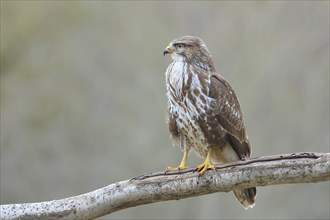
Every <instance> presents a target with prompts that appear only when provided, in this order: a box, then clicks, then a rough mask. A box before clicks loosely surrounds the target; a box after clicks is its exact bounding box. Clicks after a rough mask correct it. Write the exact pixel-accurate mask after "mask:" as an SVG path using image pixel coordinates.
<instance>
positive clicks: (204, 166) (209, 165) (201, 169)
mask: <svg viewBox="0 0 330 220" xmlns="http://www.w3.org/2000/svg"><path fill="white" fill-rule="evenodd" d="M210 158H211V149H210V150H209V151H208V152H207V156H206V158H205V161H204V163H202V164H201V165H199V166H198V167H197V171H199V175H203V173H204V172H205V171H206V170H208V169H211V170H214V169H215V167H214V166H213V164H212V162H211V159H210Z"/></svg>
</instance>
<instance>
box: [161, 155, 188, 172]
mask: <svg viewBox="0 0 330 220" xmlns="http://www.w3.org/2000/svg"><path fill="white" fill-rule="evenodd" d="M188 152H189V150H186V151H185V152H184V154H183V158H182V161H181V163H180V165H179V166H178V167H167V168H166V170H165V172H167V171H177V170H184V169H187V168H188V167H187V166H186V162H187V158H188Z"/></svg>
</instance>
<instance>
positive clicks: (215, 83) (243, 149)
mask: <svg viewBox="0 0 330 220" xmlns="http://www.w3.org/2000/svg"><path fill="white" fill-rule="evenodd" d="M209 96H210V97H211V98H213V99H214V101H213V102H212V103H211V107H212V114H213V115H215V117H216V120H217V121H218V123H219V124H220V125H221V126H222V128H223V129H224V130H226V131H227V133H226V138H227V141H228V142H229V144H230V145H231V146H232V147H233V149H234V150H235V152H236V153H237V155H238V156H239V157H240V158H241V159H244V158H245V157H249V156H250V153H251V147H250V143H249V139H248V136H247V134H246V131H245V126H244V121H243V115H242V111H241V107H240V104H239V101H238V98H237V96H236V94H235V91H234V90H233V88H232V87H231V86H230V85H229V83H228V82H227V81H226V80H225V79H224V78H223V77H222V76H220V75H219V74H213V75H212V77H211V87H210V92H209Z"/></svg>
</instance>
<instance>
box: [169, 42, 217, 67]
mask: <svg viewBox="0 0 330 220" xmlns="http://www.w3.org/2000/svg"><path fill="white" fill-rule="evenodd" d="M163 54H164V55H166V54H171V57H172V59H173V60H174V61H181V62H188V63H190V64H196V65H198V66H209V67H210V68H213V61H212V57H211V54H210V51H209V50H208V49H207V47H206V45H205V43H204V41H203V40H202V39H200V38H198V37H194V36H183V37H179V38H177V39H175V40H173V41H172V42H171V43H170V44H169V45H168V46H167V47H166V49H165V50H164V52H163ZM210 68H209V69H210Z"/></svg>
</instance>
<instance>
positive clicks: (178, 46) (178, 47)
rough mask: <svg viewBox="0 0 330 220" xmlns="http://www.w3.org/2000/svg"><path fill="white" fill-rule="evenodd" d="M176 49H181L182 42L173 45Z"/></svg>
mask: <svg viewBox="0 0 330 220" xmlns="http://www.w3.org/2000/svg"><path fill="white" fill-rule="evenodd" d="M175 46H176V48H177V49H182V48H183V45H182V44H177V45H175Z"/></svg>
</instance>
